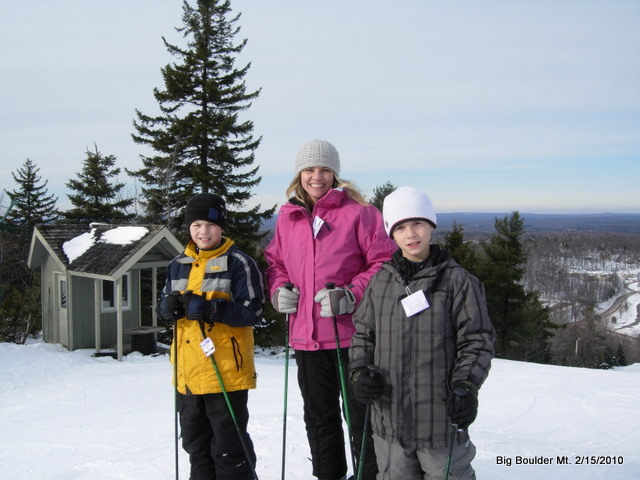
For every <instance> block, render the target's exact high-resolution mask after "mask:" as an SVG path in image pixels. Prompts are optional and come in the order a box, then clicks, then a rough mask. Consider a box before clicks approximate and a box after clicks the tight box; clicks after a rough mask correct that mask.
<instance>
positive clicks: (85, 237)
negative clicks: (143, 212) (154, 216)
mask: <svg viewBox="0 0 640 480" xmlns="http://www.w3.org/2000/svg"><path fill="white" fill-rule="evenodd" d="M148 231H149V230H148V229H147V228H145V227H135V226H131V227H126V226H124V227H116V228H113V229H111V230H107V231H106V232H104V233H103V235H102V237H100V238H98V239H96V238H95V233H96V228H95V227H93V228H92V229H91V231H90V232H86V233H83V234H82V235H78V236H77V237H74V238H72V239H71V240H67V241H66V242H64V243H63V244H62V250H63V251H64V254H65V255H66V256H67V259H68V260H69V263H72V262H73V261H74V260H75V259H76V258H78V257H80V256H81V255H82V254H83V253H85V252H86V251H87V250H89V249H90V248H91V247H92V246H93V245H95V244H96V242H100V243H111V244H115V245H128V244H130V243H133V242H136V241H138V240H140V239H141V238H142V237H144V236H145V235H146V234H147V232H148Z"/></svg>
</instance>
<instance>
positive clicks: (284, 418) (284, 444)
mask: <svg viewBox="0 0 640 480" xmlns="http://www.w3.org/2000/svg"><path fill="white" fill-rule="evenodd" d="M284 288H286V289H287V290H293V283H291V282H287V283H285V284H284ZM284 345H285V349H284V352H285V353H284V412H283V414H282V476H281V478H282V480H284V475H285V469H284V467H285V463H286V456H287V393H288V389H289V314H288V313H287V314H285V317H284Z"/></svg>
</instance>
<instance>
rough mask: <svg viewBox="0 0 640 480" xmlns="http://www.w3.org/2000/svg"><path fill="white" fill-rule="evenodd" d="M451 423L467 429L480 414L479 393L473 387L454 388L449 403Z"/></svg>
mask: <svg viewBox="0 0 640 480" xmlns="http://www.w3.org/2000/svg"><path fill="white" fill-rule="evenodd" d="M447 413H448V416H449V421H450V422H451V423H452V424H456V425H458V428H460V429H463V430H464V429H466V428H468V427H469V425H471V424H472V423H473V421H474V420H475V419H476V415H477V414H478V393H477V391H476V389H475V387H473V386H471V385H465V384H459V385H456V386H454V387H453V390H452V391H451V394H450V395H449V399H448V402H447Z"/></svg>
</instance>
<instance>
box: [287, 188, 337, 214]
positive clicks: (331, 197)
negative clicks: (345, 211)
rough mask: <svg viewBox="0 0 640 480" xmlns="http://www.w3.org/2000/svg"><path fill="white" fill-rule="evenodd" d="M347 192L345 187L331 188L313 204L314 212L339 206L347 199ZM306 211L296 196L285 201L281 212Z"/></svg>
mask: <svg viewBox="0 0 640 480" xmlns="http://www.w3.org/2000/svg"><path fill="white" fill-rule="evenodd" d="M347 198H348V197H347V193H346V192H345V191H344V189H343V188H331V189H329V191H328V192H327V193H326V194H325V195H324V197H322V198H321V199H320V200H318V201H317V202H316V203H315V205H314V206H313V211H312V213H313V212H315V211H317V210H329V209H332V208H336V207H339V206H340V205H342V203H343V202H344V201H345V199H347ZM300 211H303V212H304V211H306V209H305V208H304V205H303V204H302V203H301V202H300V201H299V200H298V199H296V198H290V199H289V201H288V202H287V203H285V204H284V205H283V206H282V208H281V209H280V212H281V213H287V214H288V213H293V212H300Z"/></svg>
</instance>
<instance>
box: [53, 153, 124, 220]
mask: <svg viewBox="0 0 640 480" xmlns="http://www.w3.org/2000/svg"><path fill="white" fill-rule="evenodd" d="M86 155H87V158H86V159H85V160H84V161H83V162H82V170H81V171H80V172H79V173H78V178H77V179H75V180H74V179H72V180H69V181H68V182H67V184H66V185H67V187H68V188H69V189H71V190H73V191H75V192H76V193H73V194H67V197H68V198H69V200H70V201H71V204H72V205H73V208H71V209H69V210H67V211H65V212H62V215H63V216H64V218H65V220H66V221H67V222H70V223H90V222H102V223H124V222H128V221H131V220H132V219H133V217H134V214H132V213H127V208H129V207H130V206H131V205H132V204H133V199H132V198H122V189H123V188H124V186H125V184H124V183H119V182H116V183H111V182H112V181H111V179H112V178H113V177H116V179H117V176H118V175H119V174H120V169H119V168H115V167H114V165H115V163H116V157H114V156H113V155H107V156H105V155H103V154H102V153H100V152H99V151H98V146H97V145H95V152H90V151H89V150H87V152H86Z"/></svg>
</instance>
